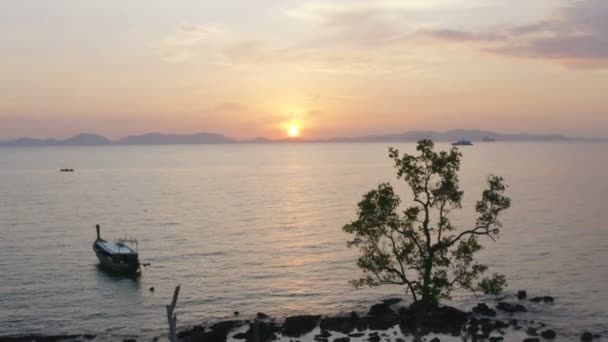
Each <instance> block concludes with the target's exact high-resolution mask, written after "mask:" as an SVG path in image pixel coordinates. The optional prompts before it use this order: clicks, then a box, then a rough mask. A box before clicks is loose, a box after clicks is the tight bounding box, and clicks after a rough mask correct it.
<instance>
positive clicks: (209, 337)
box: [0, 291, 601, 342]
mask: <svg viewBox="0 0 608 342" xmlns="http://www.w3.org/2000/svg"><path fill="white" fill-rule="evenodd" d="M554 301H555V300H554V298H553V297H550V296H542V297H533V298H530V299H528V298H527V293H526V292H525V291H519V292H518V294H517V296H512V297H504V298H501V299H500V300H499V301H497V302H495V303H490V305H489V304H488V303H479V304H477V305H476V306H475V307H474V308H473V309H472V310H471V311H470V312H467V311H462V310H459V309H456V308H453V307H450V306H437V307H433V308H431V309H430V310H428V311H427V314H426V315H425V316H424V317H420V316H418V315H416V312H417V308H416V304H413V305H409V306H408V305H405V304H404V303H403V302H402V301H401V299H399V298H394V299H387V300H383V301H382V302H380V303H377V304H374V305H372V306H371V307H370V308H369V310H368V311H367V312H365V313H357V312H351V313H349V314H344V315H339V316H322V315H300V316H290V317H287V318H285V319H283V320H279V319H275V318H273V317H270V316H268V315H266V314H264V313H258V314H257V315H256V317H254V318H251V319H238V318H239V313H238V312H235V313H234V316H235V317H234V318H233V319H230V320H225V321H221V322H217V323H214V324H210V325H208V326H203V325H197V326H193V327H190V328H187V329H182V330H181V331H179V333H178V339H179V340H180V341H182V342H239V341H240V342H271V341H285V342H406V341H411V340H413V339H414V336H416V334H417V333H418V334H420V333H421V334H422V336H423V337H422V338H423V340H424V341H430V342H440V341H490V342H498V341H522V342H540V341H553V340H555V341H558V340H569V341H571V340H576V339H573V338H572V336H570V337H568V338H565V337H563V336H560V334H559V332H558V331H559V330H558V329H556V328H554V327H551V325H550V324H548V323H544V322H538V321H534V320H529V319H522V318H519V317H518V315H520V314H522V313H525V312H527V311H528V308H527V306H529V305H551V303H553V302H554ZM96 339H98V337H96V336H95V335H59V336H40V335H24V336H5V337H0V342H28V341H36V342H69V341H87V340H96ZM600 339H601V336H600V335H598V334H594V333H592V332H587V331H581V332H580V336H579V340H580V341H584V342H589V341H598V340H600ZM103 340H107V339H103ZM142 340H143V339H142ZM164 340H166V336H157V337H155V338H153V341H164ZM122 341H123V342H136V339H131V338H129V339H122Z"/></svg>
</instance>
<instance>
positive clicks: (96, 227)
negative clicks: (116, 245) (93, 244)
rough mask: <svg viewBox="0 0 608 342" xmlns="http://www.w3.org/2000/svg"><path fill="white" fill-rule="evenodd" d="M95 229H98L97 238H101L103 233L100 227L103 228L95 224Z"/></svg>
mask: <svg viewBox="0 0 608 342" xmlns="http://www.w3.org/2000/svg"><path fill="white" fill-rule="evenodd" d="M95 229H97V240H101V234H100V233H99V229H101V228H100V227H99V225H98V224H97V225H95Z"/></svg>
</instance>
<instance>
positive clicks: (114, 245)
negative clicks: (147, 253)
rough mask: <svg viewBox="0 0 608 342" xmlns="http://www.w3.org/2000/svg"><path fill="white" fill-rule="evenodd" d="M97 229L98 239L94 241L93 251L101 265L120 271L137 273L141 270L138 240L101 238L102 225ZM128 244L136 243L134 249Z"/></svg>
mask: <svg viewBox="0 0 608 342" xmlns="http://www.w3.org/2000/svg"><path fill="white" fill-rule="evenodd" d="M95 228H96V229H97V239H96V240H95V242H93V251H94V252H95V255H97V258H98V259H99V262H100V264H101V266H103V267H104V268H106V269H108V270H110V271H113V272H119V273H136V272H138V271H139V270H140V266H141V265H140V263H139V256H138V254H137V240H135V239H127V238H126V237H125V239H120V240H116V241H106V240H104V239H102V238H101V234H100V229H101V228H100V226H99V225H97V226H96V227H95ZM128 244H134V245H135V249H133V248H132V247H131V246H129V245H128Z"/></svg>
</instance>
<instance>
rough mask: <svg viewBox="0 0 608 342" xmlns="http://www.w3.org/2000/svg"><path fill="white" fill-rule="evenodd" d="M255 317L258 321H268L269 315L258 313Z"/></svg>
mask: <svg viewBox="0 0 608 342" xmlns="http://www.w3.org/2000/svg"><path fill="white" fill-rule="evenodd" d="M255 317H256V318H257V319H266V318H268V315H267V314H265V313H263V312H258V313H257V314H256V315H255Z"/></svg>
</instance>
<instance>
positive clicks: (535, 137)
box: [0, 129, 599, 146]
mask: <svg viewBox="0 0 608 342" xmlns="http://www.w3.org/2000/svg"><path fill="white" fill-rule="evenodd" d="M420 139H431V140H433V141H437V142H454V141H457V140H461V139H466V140H471V141H473V142H475V141H595V140H599V139H592V138H573V137H566V136H563V135H559V134H527V133H515V134H513V133H496V132H491V131H482V130H476V129H456V130H449V131H445V132H436V131H408V132H404V133H399V134H381V135H367V136H359V137H335V138H330V139H267V138H255V139H246V140H238V139H233V138H230V137H227V136H225V135H222V134H217V133H195V134H162V133H146V134H142V135H132V136H127V137H124V138H121V139H119V140H114V141H113V140H110V139H108V138H106V137H104V136H102V135H97V134H90V133H81V134H78V135H75V136H73V137H71V138H68V139H65V140H60V139H33V138H20V139H16V140H8V141H0V146H96V145H170V144H272V143H285V142H292V143H322V142H334V143H358V142H371V143H376V142H377V143H381V142H390V143H395V142H415V141H418V140H420Z"/></svg>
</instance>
